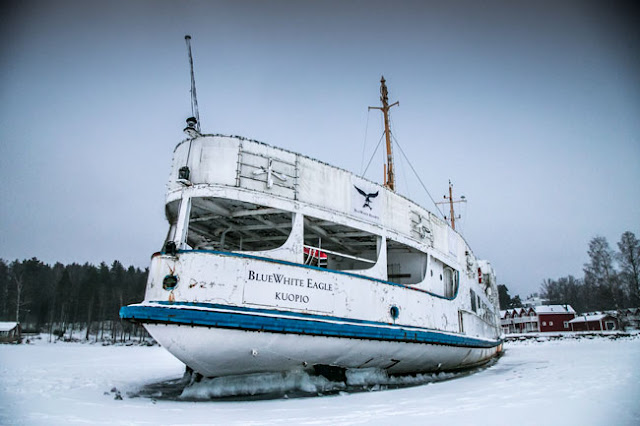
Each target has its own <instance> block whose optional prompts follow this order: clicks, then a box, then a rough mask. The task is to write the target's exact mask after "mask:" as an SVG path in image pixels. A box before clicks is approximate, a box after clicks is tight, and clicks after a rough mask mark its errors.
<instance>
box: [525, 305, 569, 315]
mask: <svg viewBox="0 0 640 426" xmlns="http://www.w3.org/2000/svg"><path fill="white" fill-rule="evenodd" d="M533 309H534V310H535V311H536V314H538V315H539V314H575V313H576V311H575V310H574V309H573V308H572V307H571V305H541V306H534V307H533Z"/></svg>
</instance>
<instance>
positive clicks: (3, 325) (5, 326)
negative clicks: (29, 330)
mask: <svg viewBox="0 0 640 426" xmlns="http://www.w3.org/2000/svg"><path fill="white" fill-rule="evenodd" d="M17 326H18V323H17V322H5V321H0V331H11V330H13V329H14V328H16V327H17Z"/></svg>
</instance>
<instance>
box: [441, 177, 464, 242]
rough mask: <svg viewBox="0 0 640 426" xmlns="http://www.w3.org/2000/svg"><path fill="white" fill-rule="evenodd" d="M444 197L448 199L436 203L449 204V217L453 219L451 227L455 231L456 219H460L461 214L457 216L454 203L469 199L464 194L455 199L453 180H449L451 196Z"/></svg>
mask: <svg viewBox="0 0 640 426" xmlns="http://www.w3.org/2000/svg"><path fill="white" fill-rule="evenodd" d="M444 199H445V200H447V201H441V202H439V203H436V204H449V212H450V213H449V218H450V220H451V229H453V230H454V231H455V230H456V219H460V216H459V215H458V217H456V214H455V211H454V210H453V204H454V203H466V202H467V199H466V198H465V196H464V195H461V196H460V199H458V200H454V199H453V184H452V183H451V181H449V196H448V197H447V196H446V195H445V196H444ZM444 218H445V219H446V218H447V217H446V216H445V217H444Z"/></svg>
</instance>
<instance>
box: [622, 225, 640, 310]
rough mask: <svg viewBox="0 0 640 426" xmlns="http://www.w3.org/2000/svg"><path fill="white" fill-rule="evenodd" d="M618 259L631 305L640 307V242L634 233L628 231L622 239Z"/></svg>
mask: <svg viewBox="0 0 640 426" xmlns="http://www.w3.org/2000/svg"><path fill="white" fill-rule="evenodd" d="M618 250H620V252H619V253H617V255H616V257H617V260H618V263H619V265H620V268H621V271H620V275H621V278H622V281H623V283H624V285H625V287H626V289H627V291H628V293H629V304H630V305H631V306H634V307H637V306H639V305H640V241H638V239H637V238H636V236H635V235H634V233H633V232H630V231H627V232H625V233H623V234H622V236H621V237H620V242H619V243H618Z"/></svg>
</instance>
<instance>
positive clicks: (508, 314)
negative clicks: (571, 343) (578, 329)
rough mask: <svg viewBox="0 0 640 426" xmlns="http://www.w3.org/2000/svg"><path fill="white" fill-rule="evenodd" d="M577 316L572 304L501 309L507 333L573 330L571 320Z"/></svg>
mask: <svg viewBox="0 0 640 426" xmlns="http://www.w3.org/2000/svg"><path fill="white" fill-rule="evenodd" d="M575 316H576V311H574V310H573V308H572V307H571V306H570V305H542V306H533V307H529V308H515V309H508V310H506V311H500V319H501V321H500V322H501V324H502V331H503V332H504V333H505V334H511V333H532V332H548V331H571V326H570V324H569V321H571V320H572V319H573V318H575Z"/></svg>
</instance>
